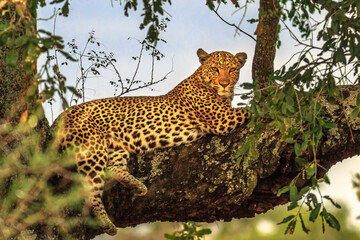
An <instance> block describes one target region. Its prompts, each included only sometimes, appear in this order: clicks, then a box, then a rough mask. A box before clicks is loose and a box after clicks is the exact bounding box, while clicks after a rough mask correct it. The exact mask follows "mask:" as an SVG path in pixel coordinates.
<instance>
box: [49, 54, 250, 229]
mask: <svg viewBox="0 0 360 240" xmlns="http://www.w3.org/2000/svg"><path fill="white" fill-rule="evenodd" d="M197 56H198V58H199V61H200V67H199V68H198V69H197V70H196V71H195V72H194V73H193V74H192V75H191V76H190V77H188V78H186V79H185V80H183V81H181V82H180V83H179V84H178V85H177V86H176V87H175V88H174V89H172V90H171V91H170V92H168V93H167V94H165V95H161V96H136V97H111V98H103V99H97V100H92V101H89V102H85V103H82V104H79V105H76V106H72V107H70V108H68V109H67V110H65V111H64V112H63V113H62V114H60V116H59V117H58V118H57V119H56V120H55V122H54V124H53V125H54V128H55V129H56V139H57V140H56V141H57V144H58V146H59V152H63V151H65V150H67V149H71V152H72V154H73V155H72V156H73V158H74V162H75V164H76V168H77V172H79V173H80V175H82V176H83V179H84V182H86V183H87V184H88V185H89V188H90V190H89V196H87V198H88V203H89V205H90V206H89V207H91V210H92V213H93V215H94V216H95V217H96V219H97V220H98V221H99V225H100V227H101V228H102V231H104V232H105V233H107V234H109V235H115V234H116V233H117V228H116V226H115V225H114V223H113V222H112V221H111V220H110V218H109V216H108V214H107V212H106V210H105V207H104V204H103V202H102V199H101V198H102V195H103V191H104V186H105V180H106V181H107V179H105V177H104V173H105V171H107V172H110V173H111V176H112V177H111V178H112V180H114V181H117V182H120V183H121V184H122V185H124V186H125V187H127V188H130V189H133V191H134V194H135V195H138V196H143V195H145V194H146V193H147V187H146V186H145V184H144V183H142V182H141V181H139V180H138V179H137V178H135V177H134V176H133V175H132V174H131V173H130V172H129V170H128V168H127V163H128V160H129V157H130V154H140V153H146V152H150V151H154V150H155V149H159V148H165V147H172V146H176V145H180V144H184V143H190V142H193V141H196V140H197V139H199V138H201V137H203V136H205V135H207V134H215V135H225V134H228V133H230V132H231V131H232V130H234V129H235V128H237V127H239V126H241V125H244V124H245V123H246V122H248V119H250V112H249V110H248V109H247V108H246V107H241V108H240V107H239V108H233V107H232V100H233V97H234V88H235V84H236V83H237V82H238V80H239V73H240V69H241V68H242V67H243V66H244V64H245V62H246V59H247V55H246V53H244V52H239V53H236V54H235V55H233V54H231V53H229V52H226V51H216V52H212V53H207V52H206V51H205V50H203V49H201V48H199V49H198V50H197Z"/></svg>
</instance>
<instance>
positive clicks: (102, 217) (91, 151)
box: [75, 135, 117, 236]
mask: <svg viewBox="0 0 360 240" xmlns="http://www.w3.org/2000/svg"><path fill="white" fill-rule="evenodd" d="M75 156H76V160H77V167H78V171H79V172H80V173H81V174H82V175H84V176H85V180H86V182H87V183H88V184H89V188H90V189H89V198H88V199H89V203H90V205H91V209H92V212H93V214H94V215H95V217H96V218H97V219H98V220H99V221H100V225H101V227H102V229H103V230H104V232H105V233H107V234H109V235H112V236H113V235H115V234H116V233H117V229H116V227H115V225H114V224H113V223H112V222H111V220H110V219H109V217H108V214H107V213H106V210H105V207H104V204H103V202H102V200H101V197H102V195H103V191H104V179H103V175H104V170H105V167H106V162H107V149H106V147H105V141H104V140H102V139H101V136H99V137H98V138H97V137H96V135H93V136H92V139H90V141H89V142H87V143H86V144H81V145H80V146H79V151H78V152H77V153H76V155H75Z"/></svg>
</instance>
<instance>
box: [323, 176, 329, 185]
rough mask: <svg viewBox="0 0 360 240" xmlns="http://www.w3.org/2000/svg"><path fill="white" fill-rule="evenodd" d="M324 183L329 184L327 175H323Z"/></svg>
mask: <svg viewBox="0 0 360 240" xmlns="http://www.w3.org/2000/svg"><path fill="white" fill-rule="evenodd" d="M323 178H324V181H325V182H326V183H327V184H330V179H329V177H328V175H326V174H324V177H323Z"/></svg>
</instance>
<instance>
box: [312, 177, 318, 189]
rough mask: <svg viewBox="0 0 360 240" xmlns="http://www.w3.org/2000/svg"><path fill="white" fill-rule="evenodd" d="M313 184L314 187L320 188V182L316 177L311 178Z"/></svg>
mask: <svg viewBox="0 0 360 240" xmlns="http://www.w3.org/2000/svg"><path fill="white" fill-rule="evenodd" d="M311 184H312V185H313V187H319V182H318V180H317V179H316V177H315V176H313V177H312V178H311Z"/></svg>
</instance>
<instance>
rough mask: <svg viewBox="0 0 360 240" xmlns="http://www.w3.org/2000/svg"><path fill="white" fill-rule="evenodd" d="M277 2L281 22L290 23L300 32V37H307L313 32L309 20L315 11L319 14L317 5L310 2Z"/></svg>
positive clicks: (292, 0)
mask: <svg viewBox="0 0 360 240" xmlns="http://www.w3.org/2000/svg"><path fill="white" fill-rule="evenodd" d="M279 2H280V6H281V18H282V20H283V21H286V20H289V21H291V22H292V26H293V27H297V28H298V30H299V31H300V33H301V37H303V38H307V37H309V36H310V33H311V32H312V31H313V29H312V26H311V23H310V21H309V19H310V16H311V15H312V14H314V13H315V12H316V11H317V12H319V13H320V8H319V5H318V4H316V3H314V1H311V0H280V1H279ZM289 5H290V6H289Z"/></svg>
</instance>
